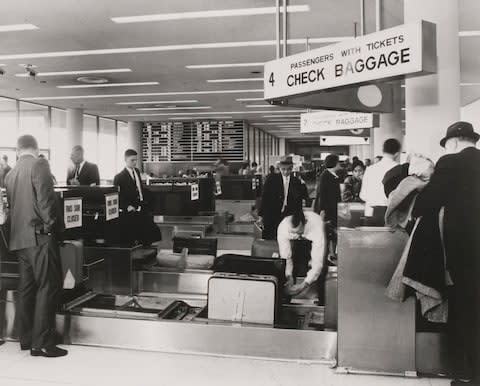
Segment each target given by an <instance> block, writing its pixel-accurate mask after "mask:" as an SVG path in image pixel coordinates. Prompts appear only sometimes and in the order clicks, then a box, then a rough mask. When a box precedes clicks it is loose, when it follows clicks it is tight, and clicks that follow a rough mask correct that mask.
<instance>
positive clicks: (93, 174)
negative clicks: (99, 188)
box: [67, 161, 100, 185]
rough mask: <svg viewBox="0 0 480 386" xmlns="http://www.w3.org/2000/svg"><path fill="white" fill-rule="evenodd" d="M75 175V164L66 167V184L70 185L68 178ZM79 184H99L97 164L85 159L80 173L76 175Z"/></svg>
mask: <svg viewBox="0 0 480 386" xmlns="http://www.w3.org/2000/svg"><path fill="white" fill-rule="evenodd" d="M74 177H75V166H71V167H69V168H68V172H67V185H70V180H71V179H72V178H74ZM78 181H79V182H80V185H91V184H95V185H100V174H99V173H98V166H97V165H95V164H94V163H91V162H88V161H85V163H84V164H83V167H82V169H81V170H80V174H79V175H78Z"/></svg>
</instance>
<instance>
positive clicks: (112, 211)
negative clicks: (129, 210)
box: [105, 193, 119, 221]
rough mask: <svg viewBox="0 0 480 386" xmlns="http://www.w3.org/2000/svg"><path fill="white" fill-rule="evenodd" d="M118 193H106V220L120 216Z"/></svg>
mask: <svg viewBox="0 0 480 386" xmlns="http://www.w3.org/2000/svg"><path fill="white" fill-rule="evenodd" d="M118 216H119V213H118V193H111V194H106V195H105V217H106V221H110V220H113V219H115V218H118Z"/></svg>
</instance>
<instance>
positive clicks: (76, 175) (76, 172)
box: [73, 165, 80, 180]
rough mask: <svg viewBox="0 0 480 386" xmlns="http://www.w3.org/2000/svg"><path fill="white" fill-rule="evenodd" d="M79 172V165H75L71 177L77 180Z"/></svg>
mask: <svg viewBox="0 0 480 386" xmlns="http://www.w3.org/2000/svg"><path fill="white" fill-rule="evenodd" d="M79 171H80V165H76V166H75V172H74V174H73V176H74V177H75V179H77V180H78V172H79Z"/></svg>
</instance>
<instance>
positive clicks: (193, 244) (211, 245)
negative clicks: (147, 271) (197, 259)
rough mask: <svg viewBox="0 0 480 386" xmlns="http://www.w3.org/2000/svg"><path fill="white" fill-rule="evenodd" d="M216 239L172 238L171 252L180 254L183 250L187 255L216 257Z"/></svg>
mask: <svg viewBox="0 0 480 386" xmlns="http://www.w3.org/2000/svg"><path fill="white" fill-rule="evenodd" d="M217 243H218V241H217V239H206V238H188V237H174V238H173V252H174V253H180V252H182V250H183V249H184V248H187V249H188V254H189V255H212V256H217Z"/></svg>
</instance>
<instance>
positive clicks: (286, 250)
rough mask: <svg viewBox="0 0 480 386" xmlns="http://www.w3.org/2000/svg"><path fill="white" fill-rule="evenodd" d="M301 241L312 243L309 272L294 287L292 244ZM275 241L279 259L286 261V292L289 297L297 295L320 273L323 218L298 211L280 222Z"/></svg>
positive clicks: (323, 228)
mask: <svg viewBox="0 0 480 386" xmlns="http://www.w3.org/2000/svg"><path fill="white" fill-rule="evenodd" d="M302 239H306V240H310V241H311V242H312V250H311V253H310V255H311V260H310V264H309V266H310V270H309V271H308V272H307V276H306V277H305V280H304V281H303V282H302V283H300V284H295V285H294V284H293V282H294V278H293V270H294V269H293V268H294V264H295V262H294V261H293V260H292V243H293V241H295V240H302ZM277 241H278V247H279V249H280V257H281V258H282V259H286V260H287V265H286V268H285V277H286V279H287V282H286V292H287V293H288V294H289V295H297V294H299V293H300V292H302V291H304V290H305V289H307V288H308V287H310V286H311V285H312V284H313V283H314V282H315V281H316V280H317V279H318V278H319V276H320V274H321V272H322V268H323V259H324V256H325V247H326V238H325V223H324V221H323V218H322V217H321V216H320V215H319V214H317V213H315V212H303V211H302V210H298V211H296V212H295V213H294V214H293V215H291V216H288V217H285V218H284V219H283V220H282V222H281V223H280V225H279V227H278V235H277Z"/></svg>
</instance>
